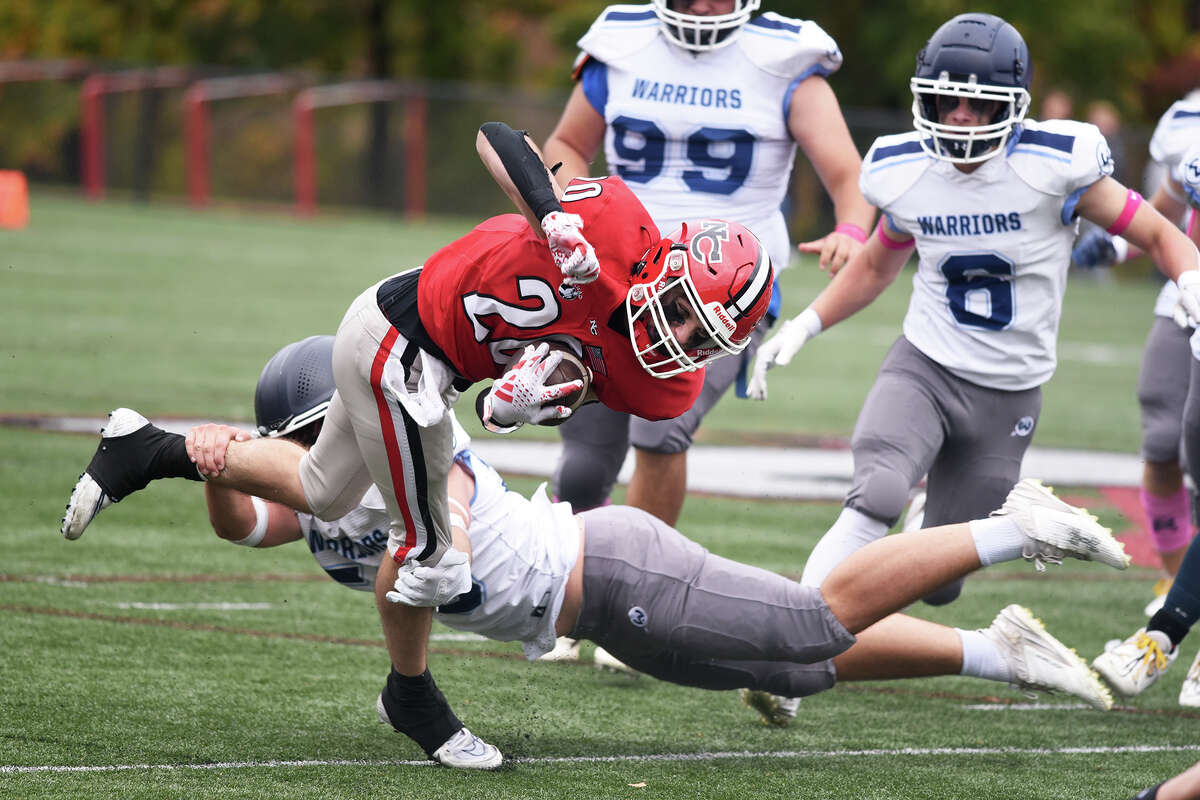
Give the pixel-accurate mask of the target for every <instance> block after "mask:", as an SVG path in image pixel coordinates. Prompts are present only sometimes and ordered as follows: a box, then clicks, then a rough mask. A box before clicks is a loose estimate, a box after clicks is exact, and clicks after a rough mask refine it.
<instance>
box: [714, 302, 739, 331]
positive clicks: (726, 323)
mask: <svg viewBox="0 0 1200 800" xmlns="http://www.w3.org/2000/svg"><path fill="white" fill-rule="evenodd" d="M709 309H710V310H711V312H712V315H713V316H714V317H716V318H717V322H719V323H721V325H722V327H724V328H725V330H726V331H727V332H729V333H733V332H734V331H735V330H736V329H737V324H736V323H734V321H733V320H732V319H731V318H730V316H729V314H727V313H725V309H724V308H722V307H721V306H720V305H719V304H718V303H713V304H712V305H711V306H709Z"/></svg>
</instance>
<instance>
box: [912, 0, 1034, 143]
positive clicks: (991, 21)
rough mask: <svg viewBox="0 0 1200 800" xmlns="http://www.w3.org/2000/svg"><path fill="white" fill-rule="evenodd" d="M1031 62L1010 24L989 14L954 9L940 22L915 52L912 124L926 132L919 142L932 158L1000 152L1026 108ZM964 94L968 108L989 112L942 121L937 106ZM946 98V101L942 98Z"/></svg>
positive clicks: (1031, 70)
mask: <svg viewBox="0 0 1200 800" xmlns="http://www.w3.org/2000/svg"><path fill="white" fill-rule="evenodd" d="M1032 77H1033V64H1032V63H1031V62H1030V60H1029V48H1028V47H1027V46H1026V45H1025V40H1024V39H1023V38H1021V34H1020V33H1018V32H1017V29H1016V28H1014V27H1013V26H1012V25H1009V24H1008V23H1007V22H1005V21H1004V20H1003V19H1001V18H1000V17H997V16H994V15H992V14H959V15H958V16H957V17H954V18H953V19H951V20H950V21H949V22H946V23H945V24H943V25H942V26H941V27H940V28H938V29H937V31H935V32H934V34H933V36H931V37H930V38H929V41H928V42H926V44H925V47H923V48H922V49H921V52H920V53H918V54H917V69H916V74H915V75H914V76H913V79H912V81H911V82H910V84H909V85H910V88H911V89H912V93H913V106H912V112H913V125H914V126H915V127H916V129H917V130H918V131H920V132H921V133H923V134H928V136H922V137H921V146H922V148H924V150H925V152H927V153H929V154H930V155H931V156H933V157H934V158H938V159H941V160H943V161H951V162H954V163H957V164H973V163H976V162H979V161H985V160H987V159H989V158H991V157H992V156H994V155H996V154H997V153H1000V152H1001V151H1002V150H1003V148H1004V145H1005V144H1006V143H1007V142H1008V139H1009V137H1010V136H1011V135H1012V132H1013V130H1014V129H1015V128H1016V127H1017V125H1019V124H1020V123H1021V120H1023V119H1024V118H1025V114H1026V112H1027V111H1028V110H1029V83H1030V80H1031V78H1032ZM963 97H965V98H967V102H968V103H969V104H970V107H971V108H972V110H975V111H978V112H982V113H988V112H990V114H991V116H990V117H989V118H988V119H987V120H986V121H985V122H984V123H983V124H981V125H976V126H966V125H946V124H943V123H942V122H941V115H940V114H939V106H941V107H942V108H943V109H945V108H946V107H947V105H951V104H952V106H953V107H956V106H957V105H958V103H959V98H963ZM947 98H948V99H949V104H948V103H947Z"/></svg>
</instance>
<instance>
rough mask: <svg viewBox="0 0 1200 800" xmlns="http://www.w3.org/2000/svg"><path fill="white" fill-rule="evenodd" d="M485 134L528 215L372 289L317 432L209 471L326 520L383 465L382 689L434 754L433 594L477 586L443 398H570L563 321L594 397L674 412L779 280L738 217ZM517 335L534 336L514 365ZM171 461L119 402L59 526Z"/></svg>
mask: <svg viewBox="0 0 1200 800" xmlns="http://www.w3.org/2000/svg"><path fill="white" fill-rule="evenodd" d="M476 147H477V150H478V152H479V155H480V157H481V159H482V160H483V162H484V164H485V166H487V168H488V170H489V172H490V173H491V174H492V176H493V177H494V178H495V179H496V181H497V182H498V183H499V184H500V186H501V187H502V188H503V189H504V191H505V194H507V195H508V196H509V197H510V198H511V199H512V200H513V202H514V203H515V204H516V205H517V208H518V209H520V210H521V212H522V215H523V216H524V219H522V217H521V216H517V215H504V216H500V217H494V218H492V219H490V220H486V221H485V222H483V223H481V224H480V225H479V226H477V227H476V228H475V229H474V230H473V231H472V232H471V233H469V234H467V235H466V236H464V237H462V238H460V239H458V240H457V241H455V242H453V243H451V244H450V245H448V246H446V247H444V248H442V249H441V250H439V251H438V252H437V253H435V254H434V255H433V256H431V257H430V258H429V259H428V260H426V261H425V264H424V266H423V267H421V268H418V269H414V270H409V271H407V272H403V273H399V274H397V275H394V276H391V277H388V278H385V279H383V280H382V281H380V282H379V283H377V284H375V285H374V286H372V287H370V288H368V289H367V290H366V291H364V292H363V293H362V294H361V295H359V297H358V298H357V299H356V300H355V301H354V302H353V303H352V304H351V306H350V309H349V310H348V311H347V313H346V315H345V317H344V318H343V320H342V323H341V326H340V327H339V329H338V333H337V337H336V339H335V343H334V358H333V373H334V378H335V380H336V382H337V391H336V392H335V394H334V396H333V399H332V400H331V401H330V405H329V409H328V410H327V412H326V418H325V422H324V425H323V426H322V429H321V433H320V435H319V436H318V437H317V440H316V442H315V443H314V444H313V446H312V448H311V449H310V450H307V451H305V450H304V448H302V447H300V446H299V445H297V444H295V443H294V442H286V441H282V440H279V439H255V440H252V441H245V442H236V441H235V442H231V443H230V445H229V450H228V457H226V458H224V459H223V462H222V463H221V464H219V465H216V468H215V469H214V468H213V466H212V465H203V466H202V467H201V468H200V470H199V471H200V474H201V475H203V477H204V478H205V479H207V480H209V481H213V482H216V483H218V484H219V485H222V486H226V487H228V488H231V489H237V490H239V491H243V492H246V493H247V494H253V495H257V496H259V497H263V498H267V499H270V500H274V501H276V502H280V503H282V504H284V505H287V506H289V507H291V508H294V509H297V510H300V511H305V512H308V513H312V514H314V515H315V516H318V517H320V518H322V519H337V518H339V517H342V516H344V515H345V514H346V513H348V512H349V511H350V510H351V509H352V508H354V507H355V506H356V505H357V504H358V502H359V500H360V499H361V498H362V496H363V494H364V493H365V492H366V490H367V489H368V488H369V487H370V485H371V484H372V483H374V485H375V486H376V487H377V488H378V489H379V492H380V494H381V495H382V497H383V499H384V503H385V505H386V506H387V510H388V513H389V517H390V521H391V522H390V530H389V541H388V553H389V555H390V556H391V558H386V559H383V560H382V562H381V564H380V567H379V574H378V576H377V579H376V602H377V606H378V608H379V611H380V619H381V623H382V626H383V629H384V635H385V639H386V640H387V644H388V653H389V656H390V657H391V661H392V671H391V674H390V675H389V677H388V680H387V687H386V689H385V698H386V699H387V702H389V703H391V702H393V701H394V702H395V703H396V704H397V705H409V706H411V705H413V704H414V703H416V704H424V705H427V706H429V707H437V708H440V709H441V712H442V713H441V717H440V719H439V720H438V721H436V725H435V726H433V728H432V729H430V728H429V727H428V726H426V727H423V728H421V729H419V730H406V731H405V732H406V733H408V734H409V735H410V736H414V738H416V736H418V735H421V736H423V737H425V738H424V740H423V741H419V742H418V743H419V744H421V746H422V747H423V748H424V749H425V750H426V752H430V751H431V750H432V749H435V748H436V747H437V746H438V745H440V744H441V743H442V742H444V741H445V740H446V738H447V737H448V735H449V734H450V733H451V732H452V729H453V727H454V725H455V724H456V723H457V720H456V719H453V718H452V715H451V714H450V713H449V708H448V707H442V706H439V705H438V704H437V703H436V702H435V698H434V697H433V695H432V691H433V690H434V687H433V682H432V679H431V677H430V676H429V672H428V669H427V663H426V648H427V643H428V636H429V626H430V622H431V620H432V615H433V611H432V609H433V608H434V607H435V606H439V605H442V604H443V603H444V602H445V601H446V600H448V599H449V598H452V597H456V596H458V595H459V594H461V593H462V592H463V591H465V590H466V589H467V588H469V587H470V585H471V584H470V581H471V574H470V566H469V564H468V559H467V556H466V554H464V553H462V552H461V551H458V550H456V549H455V548H454V547H453V546H452V545H453V543H452V538H451V531H450V518H449V512H448V509H447V502H446V481H447V478H448V475H449V471H450V466H451V464H452V462H453V450H452V447H451V443H452V426H451V422H450V417H449V416H448V414H447V411H448V409H449V408H451V407H452V406H453V405H454V403H455V402H456V401H457V399H458V397H459V393H460V392H461V391H464V390H465V389H466V388H468V387H469V386H470V385H472V384H473V383H475V382H478V381H481V380H484V379H486V378H493V379H496V380H494V382H493V384H492V386H491V388H490V389H489V390H488V391H486V392H485V393H483V394H482V395H481V399H482V404H481V409H480V410H481V419H482V421H483V423H484V425H485V427H487V428H488V429H489V430H492V431H495V432H508V431H512V430H515V429H516V428H518V427H520V426H521V425H523V424H527V423H540V422H545V421H548V420H555V419H562V418H563V417H566V416H568V415H569V414H570V409H569V408H567V407H566V406H562V405H559V404H558V403H556V401H557V400H558V399H559V398H561V397H563V396H565V395H567V394H569V393H570V392H571V391H574V390H575V389H577V388H579V387H578V384H577V383H576V382H570V383H562V384H555V385H549V386H548V385H547V384H546V379H547V377H548V375H550V374H552V371H553V369H554V367H555V366H556V364H557V360H558V359H561V358H562V354H561V353H559V352H554V353H549V354H548V353H547V345H546V343H544V342H543V343H541V344H538V345H537V346H534V345H532V344H530V342H533V341H537V340H539V339H545V338H547V337H554V338H556V339H557V340H558V341H561V342H562V343H564V344H565V345H568V346H570V347H571V349H572V350H574V352H575V353H576V354H579V355H581V356H584V355H585V354H586V357H587V359H588V360H589V364H590V366H591V368H592V371H593V373H594V377H593V380H592V383H591V386H592V388H593V389H594V390H595V392H596V395H597V397H598V399H599V400H600V402H603V403H605V404H608V405H610V406H612V407H613V408H616V409H619V410H621V411H624V412H629V413H636V414H640V415H642V416H646V417H656V416H657V417H671V416H677V415H679V414H681V413H683V412H684V411H686V410H687V409H688V408H690V407H691V405H692V404H693V403H694V402H695V399H696V397H697V396H698V395H699V393H700V384H701V382H702V380H703V370H702V369H701V368H702V367H703V366H704V364H705V363H707V362H708V361H710V360H713V359H716V358H720V357H721V356H724V355H727V354H731V353H737V352H740V351H741V349H742V348H744V347H745V346H746V344H747V343H748V342H749V338H750V334H751V331H752V330H753V328H754V327H755V325H757V324H758V322H759V320H760V319H761V318H762V316H763V314H764V313H765V312H766V309H767V305H768V302H769V299H770V287H771V282H772V269H771V265H770V261H769V259H768V257H767V255H766V253H765V252H764V251H763V249H762V247H761V246H760V245H759V243H758V241H757V239H756V238H755V237H754V236H753V234H751V233H749V231H747V230H746V229H745V228H744V227H742V226H740V225H738V224H737V223H724V222H720V221H715V220H706V221H704V222H702V223H701V222H697V223H693V224H692V225H691V226H690V228H688V227H681V230H680V231H679V233H678V234H677V235H676V237H675V240H661V239H660V237H659V235H658V229H657V228H656V227H655V225H654V222H653V221H652V220H651V219H650V217H649V215H648V214H647V213H646V211H645V209H644V208H643V207H642V206H641V204H640V203H639V202H638V201H637V199H636V198H634V196H633V195H632V194H631V193H630V192H629V191H628V189H627V188H626V187H625V185H624V183H623V182H622V181H621V180H620V179H619V178H606V179H596V180H590V181H581V182H578V183H576V184H573V185H572V186H571V187H569V189H570V190H571V191H570V192H569V193H567V194H564V193H562V191H561V190H560V189H559V188H558V187H557V186H556V185H555V184H554V182H553V179H552V177H551V176H550V174H549V172H548V171H547V170H546V168H545V166H544V165H543V162H542V159H541V155H540V153H538V152H537V150H536V148H535V147H534V146H533V144H532V142H530V141H529V140H528V139H527V138H526V137H525V136H523V135H521V134H519V133H517V132H516V131H513V130H512V129H511V128H509V127H508V126H507V125H504V124H503V123H487V124H485V125H483V126H482V127H481V129H480V131H479V134H478V136H477V139H476ZM560 197H561V198H562V201H561V202H560V200H559V198H560ZM564 203H565V204H566V205H567V207H569V209H570V211H569V212H568V211H567V210H565V209H564V205H563V204H564ZM585 224H586V225H587V227H588V229H589V237H590V241H589V239H585V238H584V236H583V234H582V228H583V227H584V225H585ZM593 244H594V245H595V246H594V247H593ZM530 298H534V299H535V300H536V305H534V304H532V303H531V300H530ZM522 348H523V349H522ZM514 353H520V354H522V355H521V358H520V360H519V361H517V363H516V364H512V355H513V354H514ZM159 477H191V478H193V479H196V478H197V477H199V476H198V475H197V468H196V467H195V466H194V465H193V464H192V462H191V460H190V457H189V454H188V453H187V452H186V449H185V448H183V447H182V445H181V444H180V443H179V442H178V441H176V440H173V439H171V438H170V436H169V434H166V433H165V432H163V431H161V430H159V429H158V428H155V427H154V426H153V425H150V424H149V423H147V422H146V420H145V419H144V418H143V417H141V416H140V415H137V414H136V413H134V412H130V411H128V409H122V410H120V411H118V412H115V413H114V414H113V415H112V416H111V417H110V420H109V423H108V425H106V427H105V428H104V430H103V431H102V439H101V444H100V446H99V447H98V448H97V451H96V453H95V455H94V456H93V458H92V462H91V463H90V464H89V465H88V467H87V470H86V471H85V473H84V475H82V476H81V477H80V479H79V481H78V482H77V483H76V486H75V489H74V490H73V491H72V493H71V499H70V501H69V502H68V505H67V513H66V515H65V516H64V518H63V523H62V532H63V535H64V536H66V537H67V538H68V539H75V538H78V537H79V536H80V535H81V534H82V533H83V531H84V529H85V528H86V527H87V526H88V524H89V523H90V522H91V520H92V519H93V518H95V516H96V514H98V513H99V512H100V511H101V510H103V509H104V508H105V507H107V506H108V505H109V504H110V503H112V502H115V501H118V500H120V499H122V498H124V497H125V496H127V495H129V494H131V493H133V492H135V491H137V490H139V489H141V488H143V487H145V486H146V484H147V483H148V482H149V481H150V480H153V479H156V478H159ZM418 568H419V569H421V570H422V574H424V575H428V574H430V573H433V575H435V576H436V579H433V580H429V581H426V582H423V583H421V584H420V586H421V588H422V589H423V590H424V591H425V592H426V593H425V594H419V593H415V592H412V591H409V592H404V587H405V586H406V584H407V583H408V582H411V581H413V580H415V578H414V573H415V571H416V570H417V569H418ZM391 586H395V587H396V590H395V591H390V592H389V591H387V589H388V587H391ZM401 598H403V600H401ZM396 722H397V720H396V719H395V718H393V723H396ZM397 727H399V725H397ZM443 734H445V735H443Z"/></svg>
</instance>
